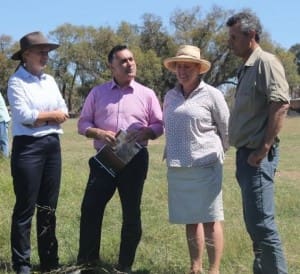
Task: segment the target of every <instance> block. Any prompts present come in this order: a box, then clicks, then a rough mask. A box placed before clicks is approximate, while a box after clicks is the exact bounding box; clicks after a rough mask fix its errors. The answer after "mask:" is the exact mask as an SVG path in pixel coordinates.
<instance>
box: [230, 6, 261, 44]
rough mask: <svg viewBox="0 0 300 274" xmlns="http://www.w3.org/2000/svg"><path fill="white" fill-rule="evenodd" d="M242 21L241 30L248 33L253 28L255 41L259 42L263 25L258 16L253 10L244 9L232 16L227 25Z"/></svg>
mask: <svg viewBox="0 0 300 274" xmlns="http://www.w3.org/2000/svg"><path fill="white" fill-rule="evenodd" d="M237 23H240V27H241V31H242V32H243V33H244V34H246V35H247V34H248V33H249V32H250V31H251V30H252V31H253V30H254V31H255V41H256V42H259V40H260V35H261V34H262V26H261V23H260V20H259V19H258V17H257V16H256V15H255V14H254V13H251V12H248V11H243V12H239V13H237V14H235V15H233V16H231V17H230V18H229V19H228V20H227V22H226V26H227V27H232V26H233V25H235V24H237Z"/></svg>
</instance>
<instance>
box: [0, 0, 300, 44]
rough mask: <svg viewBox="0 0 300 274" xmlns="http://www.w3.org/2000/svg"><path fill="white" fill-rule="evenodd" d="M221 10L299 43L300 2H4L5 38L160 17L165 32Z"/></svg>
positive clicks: (277, 38) (0, 12)
mask: <svg viewBox="0 0 300 274" xmlns="http://www.w3.org/2000/svg"><path fill="white" fill-rule="evenodd" d="M213 5H217V6H220V7H222V8H224V9H226V10H231V9H232V10H235V11H240V10H241V9H244V8H250V9H251V10H252V11H254V12H255V13H256V14H257V16H258V17H259V18H260V20H261V23H262V25H263V28H264V30H265V31H267V32H268V33H269V34H270V36H271V39H272V41H274V42H276V43H277V44H279V45H280V46H282V47H283V48H285V49H289V48H290V47H291V46H292V45H294V44H296V43H300V31H299V27H300V16H299V10H300V1H299V0H285V1H273V0H212V1H210V0H207V1H201V0H127V1H124V0H122V1H121V0H83V1H82V0H77V1H76V0H51V1H40V0H19V1H13V0H1V6H0V35H9V36H11V37H12V38H13V40H14V41H19V39H20V38H21V37H22V36H23V35H25V34H27V33H29V32H32V31H36V30H40V31H42V32H43V33H44V34H45V35H47V34H48V33H49V32H50V31H52V30H55V29H56V28H57V27H58V26H60V25H62V24H65V23H70V24H72V25H75V26H94V27H96V28H97V27H101V26H104V27H105V26H106V27H108V26H110V27H113V28H116V27H117V26H118V25H119V24H120V23H121V22H122V21H126V22H128V23H131V24H138V25H140V24H142V15H143V14H145V13H152V14H154V15H156V16H160V17H161V18H162V20H163V23H164V26H165V27H169V18H170V16H171V15H172V13H173V12H174V11H175V10H176V9H181V10H191V8H193V7H195V6H200V7H201V9H202V13H203V14H204V15H205V14H207V13H208V12H210V11H211V9H212V6H213Z"/></svg>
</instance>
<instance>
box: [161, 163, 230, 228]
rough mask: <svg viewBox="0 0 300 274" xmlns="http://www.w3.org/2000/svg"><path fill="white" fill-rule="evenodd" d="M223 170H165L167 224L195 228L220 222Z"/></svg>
mask: <svg viewBox="0 0 300 274" xmlns="http://www.w3.org/2000/svg"><path fill="white" fill-rule="evenodd" d="M222 174H223V166H222V164H221V163H220V162H217V163H215V164H213V165H211V166H208V167H168V171H167V179H168V202H169V221H170V222H171V223H175V224H197V223H208V222H214V221H222V220H224V211H223V198H222Z"/></svg>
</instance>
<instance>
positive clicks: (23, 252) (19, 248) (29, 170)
mask: <svg viewBox="0 0 300 274" xmlns="http://www.w3.org/2000/svg"><path fill="white" fill-rule="evenodd" d="M11 173H12V177H13V186H14V192H15V196H16V203H15V206H14V210H13V215H12V225H11V251H12V262H13V268H14V269H15V270H18V269H19V268H20V267H22V266H29V267H30V251H31V248H30V234H31V224H32V217H33V215H34V212H35V208H37V214H36V218H37V222H36V224H37V243H38V254H39V258H40V263H41V268H42V269H45V270H47V269H51V268H52V267H53V268H54V267H56V266H57V265H58V255H57V248H58V247H57V239H56V236H55V226H56V217H55V210H56V206H57V200H58V195H59V189H60V179H61V149H60V141H59V137H58V135H57V134H51V135H47V136H44V137H38V138H36V137H31V136H16V137H14V139H13V144H12V155H11Z"/></svg>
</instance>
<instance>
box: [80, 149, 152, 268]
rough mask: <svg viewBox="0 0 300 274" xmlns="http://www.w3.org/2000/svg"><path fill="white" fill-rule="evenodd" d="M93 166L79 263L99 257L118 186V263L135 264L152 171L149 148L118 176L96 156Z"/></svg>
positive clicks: (84, 207)
mask: <svg viewBox="0 0 300 274" xmlns="http://www.w3.org/2000/svg"><path fill="white" fill-rule="evenodd" d="M89 165H90V175H89V179H88V183H87V187H86V190H85V194H84V197H83V201H82V206H81V220H80V240H79V254H78V264H86V263H92V262H95V261H97V260H99V258H100V256H99V252H100V242H101V227H102V220H103V214H104V210H105V207H106V204H107V203H108V201H109V200H110V199H111V198H112V196H113V195H114V193H115V191H116V189H117V190H118V193H119V196H120V201H121V206H122V216H123V220H122V231H121V243H120V251H119V262H118V263H119V264H120V265H122V266H125V267H131V265H132V264H133V261H134V258H135V253H136V249H137V246H138V244H139V242H140V239H141V235H142V225H141V211H140V205H141V198H142V192H143V186H144V181H145V179H146V175H147V170H148V151H147V149H146V148H144V149H142V150H141V151H140V152H139V153H138V154H137V155H136V156H135V157H134V158H133V159H132V160H131V162H130V163H129V164H128V165H127V166H126V167H125V168H124V169H123V170H122V171H121V173H120V174H119V175H118V176H117V177H116V178H113V177H112V176H111V175H110V174H109V173H107V171H105V169H103V168H101V166H100V165H99V164H98V163H97V162H96V161H95V160H94V159H93V158H91V159H90V160H89Z"/></svg>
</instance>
